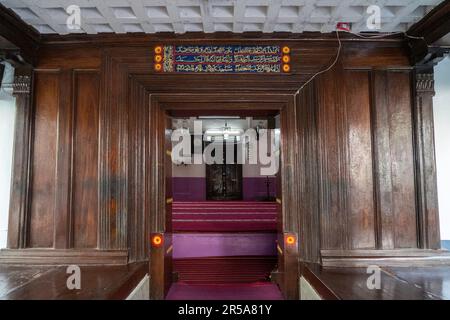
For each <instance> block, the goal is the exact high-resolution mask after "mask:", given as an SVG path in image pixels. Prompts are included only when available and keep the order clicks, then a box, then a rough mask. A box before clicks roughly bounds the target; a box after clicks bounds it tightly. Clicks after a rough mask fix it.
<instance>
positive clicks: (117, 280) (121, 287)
mask: <svg viewBox="0 0 450 320" xmlns="http://www.w3.org/2000/svg"><path fill="white" fill-rule="evenodd" d="M66 269H67V267H61V266H57V267H52V266H42V267H39V266H11V265H0V299H1V300H41V299H43V300H47V299H51V300H54V299H58V300H73V299H83V300H84V299H88V300H91V299H99V300H107V299H125V298H126V297H127V296H128V295H129V294H130V293H131V291H132V290H133V289H134V288H135V287H136V286H137V285H138V284H139V282H140V281H141V280H142V278H143V277H144V276H145V274H146V273H147V272H148V264H147V263H135V264H130V265H127V266H86V267H83V266H82V267H81V290H69V289H67V286H66V281H67V278H68V277H69V275H68V274H67V273H66Z"/></svg>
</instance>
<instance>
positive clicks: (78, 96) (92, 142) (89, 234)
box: [72, 72, 99, 248]
mask: <svg viewBox="0 0 450 320" xmlns="http://www.w3.org/2000/svg"><path fill="white" fill-rule="evenodd" d="M74 89H75V90H74V91H75V92H74V99H75V103H74V115H73V120H74V123H73V149H72V150H73V155H72V216H73V246H74V247H75V248H96V247H97V229H98V133H99V104H98V92H99V91H98V90H99V77H98V74H97V73H96V72H76V73H75V74H74Z"/></svg>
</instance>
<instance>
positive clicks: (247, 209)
mask: <svg viewBox="0 0 450 320" xmlns="http://www.w3.org/2000/svg"><path fill="white" fill-rule="evenodd" d="M277 210H278V204H277V203H275V202H250V201H204V202H174V203H173V207H172V222H173V230H174V231H175V232H177V231H206V232H217V231H220V232H241V231H274V232H275V231H276V229H277Z"/></svg>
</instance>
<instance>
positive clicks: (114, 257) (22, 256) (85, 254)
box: [0, 249, 128, 265]
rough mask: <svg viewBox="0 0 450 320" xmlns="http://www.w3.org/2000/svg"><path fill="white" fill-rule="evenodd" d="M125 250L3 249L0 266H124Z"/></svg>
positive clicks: (126, 256) (0, 252)
mask: <svg viewBox="0 0 450 320" xmlns="http://www.w3.org/2000/svg"><path fill="white" fill-rule="evenodd" d="M127 263H128V251H127V250H71V249H67V250H65V249H61V250H59V249H18V250H16V249H3V250H0V264H24V265H69V264H77V265H126V264H127Z"/></svg>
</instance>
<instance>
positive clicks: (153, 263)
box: [146, 93, 299, 299]
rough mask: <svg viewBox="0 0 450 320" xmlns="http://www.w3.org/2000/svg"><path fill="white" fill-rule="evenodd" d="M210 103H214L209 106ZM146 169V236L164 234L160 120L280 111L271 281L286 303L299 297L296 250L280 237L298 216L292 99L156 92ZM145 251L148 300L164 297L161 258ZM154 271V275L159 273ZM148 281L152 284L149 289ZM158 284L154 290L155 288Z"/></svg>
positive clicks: (290, 230) (163, 153)
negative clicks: (181, 113) (199, 113)
mask: <svg viewBox="0 0 450 320" xmlns="http://www.w3.org/2000/svg"><path fill="white" fill-rule="evenodd" d="M213 103H215V105H212V104H213ZM149 108H150V110H149V111H150V112H149V121H150V126H149V132H148V137H147V139H148V142H149V148H150V149H149V151H150V153H151V154H150V156H149V161H150V163H149V165H148V168H150V172H149V174H148V175H147V177H146V179H147V187H148V190H149V192H150V193H151V194H152V195H153V199H154V200H153V201H151V205H150V210H149V212H150V217H149V222H150V223H149V225H150V230H149V231H150V234H152V233H162V234H164V233H165V232H166V231H168V232H171V230H166V227H165V226H166V221H165V220H166V212H165V204H166V196H165V194H164V190H165V178H164V177H165V173H164V170H165V169H164V157H165V156H167V153H166V150H164V134H165V130H166V128H165V127H164V121H161V119H162V117H163V116H164V115H165V114H166V113H168V114H170V113H171V112H173V111H176V110H187V111H189V110H203V111H206V110H208V111H211V112H217V113H218V114H220V111H223V110H226V111H229V112H236V113H242V112H247V113H251V111H252V110H259V111H260V110H268V111H269V110H277V111H279V113H280V130H281V141H280V149H281V159H280V174H281V190H282V192H281V195H282V196H281V197H282V198H281V199H278V201H279V203H280V204H281V210H280V213H279V216H278V234H279V237H278V238H279V240H278V248H279V250H278V260H279V263H278V266H279V270H278V271H277V276H276V277H275V279H274V280H275V281H276V282H277V283H278V285H279V287H280V289H281V291H282V293H283V295H284V297H285V298H286V299H298V296H299V269H298V250H285V244H284V241H283V240H282V239H284V234H286V233H295V232H296V226H295V225H294V224H295V221H292V217H293V216H294V215H297V214H298V213H297V212H294V211H295V210H296V208H297V202H298V191H297V188H298V187H297V184H298V183H297V182H298V171H297V166H296V165H295V164H296V163H297V156H296V154H297V152H295V150H296V148H297V146H298V144H297V136H296V123H297V122H296V114H295V113H296V108H295V100H294V96H293V95H289V94H255V93H253V94H252V93H249V94H243V93H238V94H235V93H204V94H201V93H200V94H192V93H185V94H183V93H179V94H171V93H167V94H164V93H161V94H150V95H149ZM152 250H153V249H152V248H151V249H150V251H151V252H150V257H151V258H150V261H149V269H150V296H151V297H152V298H153V299H164V297H165V296H166V294H167V292H165V291H164V290H161V289H162V288H161V287H160V286H161V284H162V283H163V281H164V280H163V279H162V275H161V274H160V272H161V270H164V254H162V255H161V254H160V255H154V254H153V255H152ZM158 273H159V274H158ZM152 283H153V285H152ZM158 286H159V287H158Z"/></svg>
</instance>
